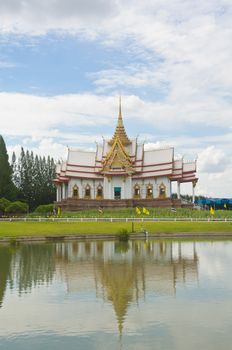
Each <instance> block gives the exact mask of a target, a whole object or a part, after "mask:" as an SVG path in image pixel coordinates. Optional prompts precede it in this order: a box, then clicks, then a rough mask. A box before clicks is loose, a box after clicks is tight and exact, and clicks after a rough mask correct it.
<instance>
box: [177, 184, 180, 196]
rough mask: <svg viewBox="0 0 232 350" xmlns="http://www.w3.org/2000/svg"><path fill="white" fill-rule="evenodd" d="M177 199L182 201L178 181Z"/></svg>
mask: <svg viewBox="0 0 232 350" xmlns="http://www.w3.org/2000/svg"><path fill="white" fill-rule="evenodd" d="M177 198H178V199H180V182H179V181H177Z"/></svg>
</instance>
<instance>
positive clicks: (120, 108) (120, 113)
mask: <svg viewBox="0 0 232 350" xmlns="http://www.w3.org/2000/svg"><path fill="white" fill-rule="evenodd" d="M118 118H120V119H122V102H121V95H119V113H118Z"/></svg>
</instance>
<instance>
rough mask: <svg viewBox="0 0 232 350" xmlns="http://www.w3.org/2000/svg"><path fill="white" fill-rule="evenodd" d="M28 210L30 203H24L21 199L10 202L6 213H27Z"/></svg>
mask: <svg viewBox="0 0 232 350" xmlns="http://www.w3.org/2000/svg"><path fill="white" fill-rule="evenodd" d="M27 212H28V205H27V203H23V202H20V201H16V202H12V203H10V204H9V205H8V206H7V208H6V210H5V213H6V214H11V215H12V214H25V213H27Z"/></svg>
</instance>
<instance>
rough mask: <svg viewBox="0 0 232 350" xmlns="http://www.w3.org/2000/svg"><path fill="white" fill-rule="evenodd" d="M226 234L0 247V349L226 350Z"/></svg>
mask: <svg viewBox="0 0 232 350" xmlns="http://www.w3.org/2000/svg"><path fill="white" fill-rule="evenodd" d="M231 266H232V241H230V240H225V241H223V240H219V241H217V240H212V241H190V240H186V241H181V240H154V241H130V242H128V243H120V242H114V241H85V242H67V243H66V242H65V243H64V242H60V243H59V242H56V243H55V242H54V243H53V242H49V243H33V244H20V245H18V246H14V245H10V246H7V245H1V246H0V349H4V350H5V349H6V350H16V349H17V350H22V349H23V350H27V349H30V350H31V349H33V350H42V349H49V350H53V349H56V350H59V349H67V350H74V349H75V350H76V349H78V350H82V349H88V350H92V349H101V350H104V349H110V350H115V349H139V350H141V349H159V350H160V349H165V350H172V349H178V350H186V349H188V350H196V349H204V350H208V349H210V350H214V349H215V350H218V349H220V350H224V349H226V350H228V349H230V348H231V342H232V332H231V329H232V275H231Z"/></svg>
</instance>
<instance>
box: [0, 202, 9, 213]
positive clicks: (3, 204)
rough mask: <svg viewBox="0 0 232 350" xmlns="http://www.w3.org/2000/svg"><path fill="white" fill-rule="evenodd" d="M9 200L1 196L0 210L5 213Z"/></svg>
mask: <svg viewBox="0 0 232 350" xmlns="http://www.w3.org/2000/svg"><path fill="white" fill-rule="evenodd" d="M10 203H11V202H10V201H8V199H6V198H1V199H0V211H1V212H3V213H5V210H6V208H7V207H8V206H9V205H10Z"/></svg>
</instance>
